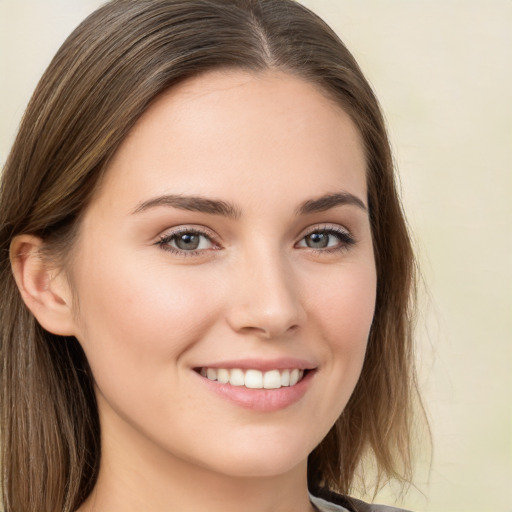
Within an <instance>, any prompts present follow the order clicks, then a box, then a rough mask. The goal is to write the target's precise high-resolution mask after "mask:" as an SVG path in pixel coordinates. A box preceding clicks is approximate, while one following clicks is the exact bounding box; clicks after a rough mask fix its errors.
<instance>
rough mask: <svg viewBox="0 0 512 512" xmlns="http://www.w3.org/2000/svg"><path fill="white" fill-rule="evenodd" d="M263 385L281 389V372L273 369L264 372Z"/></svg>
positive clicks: (267, 387)
mask: <svg viewBox="0 0 512 512" xmlns="http://www.w3.org/2000/svg"><path fill="white" fill-rule="evenodd" d="M263 387H264V388H265V389H279V388H280V387H281V374H280V373H279V370H271V371H269V372H265V373H264V375H263Z"/></svg>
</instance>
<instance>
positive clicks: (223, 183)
mask: <svg viewBox="0 0 512 512" xmlns="http://www.w3.org/2000/svg"><path fill="white" fill-rule="evenodd" d="M365 168H366V164H365V157H364V150H363V145H362V142H361V138H360V134H359V132H358V130H357V128H356V127H355V125H354V123H353V122H352V120H351V119H350V117H349V115H348V114H347V113H346V112H345V111H344V110H343V109H342V108H341V106H340V105H338V104H337V103H335V102H334V101H333V100H332V99H330V98H329V97H328V96H327V94H325V93H324V92H323V91H321V90H320V89H319V88H318V87H316V86H314V85H313V84H311V83H308V82H306V81H304V80H302V79H300V78H297V77H295V76H292V75H289V74H286V73H282V72H277V71H266V72H263V73H256V74H255V73H248V72H243V71H215V72H209V73H206V74H204V75H201V76H198V77H195V78H193V79H190V80H187V81H185V82H182V83H181V84H179V85H178V86H176V87H173V88H171V89H170V90H168V91H166V92H165V93H163V94H162V95H161V96H160V97H158V98H157V99H156V100H155V101H154V103H153V104H152V105H151V106H150V108H149V109H148V110H147V111H146V112H145V113H144V115H143V116H142V117H141V118H140V119H139V120H138V122H137V123H136V125H135V126H134V128H133V129H132V130H131V132H130V133H129V135H128V136H127V137H126V139H125V140H124V141H123V143H122V144H121V146H120V148H119V149H118V151H117V153H116V154H115V155H114V157H113V159H112V160H111V163H110V165H109V168H108V170H107V173H106V176H105V180H104V183H103V186H102V187H101V191H100V194H99V196H101V195H102V193H109V191H110V192H111V191H112V190H115V191H116V194H115V195H116V196H117V198H120V197H121V196H123V197H126V198H127V197H131V201H132V203H133V202H137V201H139V200H140V196H141V195H144V194H146V195H148V196H150V195H151V194H160V193H165V192H172V193H178V194H189V193H194V194H205V195H209V196H211V195H212V194H213V195H215V196H223V197H225V198H226V199H229V200H231V199H232V200H233V202H236V203H238V202H239V199H240V200H241V201H244V200H247V199H249V198H251V197H254V196H255V195H258V196H260V197H261V196H262V194H263V196H265V197H266V198H267V199H271V198H272V194H271V192H272V189H278V188H279V187H281V189H280V190H277V193H276V194H274V197H275V198H276V199H277V200H282V198H281V199H279V196H282V189H283V187H284V188H285V189H286V190H287V195H293V193H294V191H297V194H298V195H304V194H305V193H306V192H307V193H308V194H309V196H312V195H315V194H318V195H320V194H324V193H327V192H330V191H332V189H333V188H338V189H343V190H346V191H347V192H352V193H357V194H359V195H362V196H363V198H364V199H365V198H366V179H365ZM166 189H169V190H166ZM347 189H348V190H347ZM230 195H232V196H233V195H234V196H235V197H232V198H230V197H226V196H230ZM297 200H299V198H298V197H297Z"/></svg>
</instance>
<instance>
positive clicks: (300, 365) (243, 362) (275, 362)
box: [195, 357, 317, 372]
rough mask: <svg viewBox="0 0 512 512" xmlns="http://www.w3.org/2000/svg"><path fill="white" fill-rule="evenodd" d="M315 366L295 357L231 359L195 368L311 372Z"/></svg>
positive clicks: (310, 362)
mask: <svg viewBox="0 0 512 512" xmlns="http://www.w3.org/2000/svg"><path fill="white" fill-rule="evenodd" d="M316 367H317V365H316V364H315V363H314V362H312V361H308V360H306V359H298V358H295V357H281V358H278V359H232V360H229V361H216V362H214V363H206V364H202V365H198V366H196V367H195V368H225V369H228V370H229V369H234V368H239V369H241V370H260V371H262V372H263V371H269V370H291V369H295V368H297V369H299V370H313V369H314V368H316Z"/></svg>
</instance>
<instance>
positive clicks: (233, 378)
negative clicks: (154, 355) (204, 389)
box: [196, 367, 309, 389]
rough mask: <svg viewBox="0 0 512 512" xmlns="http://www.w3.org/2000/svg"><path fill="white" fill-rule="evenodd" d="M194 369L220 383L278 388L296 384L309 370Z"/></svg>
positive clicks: (259, 387) (257, 387)
mask: <svg viewBox="0 0 512 512" xmlns="http://www.w3.org/2000/svg"><path fill="white" fill-rule="evenodd" d="M196 371H197V372H198V373H199V374H200V375H202V376H203V377H205V378H207V379H209V380H213V381H217V382H219V383H220V384H230V385H231V386H239V387H245V388H248V389H279V388H282V387H292V386H295V385H296V384H298V383H299V382H300V381H301V380H302V379H303V378H304V376H305V375H306V374H307V372H308V371H309V370H299V369H298V368H293V369H288V370H269V371H265V372H262V371H260V370H253V369H247V370H242V369H240V368H232V369H231V368H229V369H228V368H206V367H203V368H197V369H196Z"/></svg>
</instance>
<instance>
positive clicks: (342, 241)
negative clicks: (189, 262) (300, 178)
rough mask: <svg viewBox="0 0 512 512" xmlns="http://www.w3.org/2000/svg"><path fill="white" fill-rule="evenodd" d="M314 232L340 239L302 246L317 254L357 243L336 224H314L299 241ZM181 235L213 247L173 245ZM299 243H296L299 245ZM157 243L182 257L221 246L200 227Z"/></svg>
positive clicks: (338, 249)
mask: <svg viewBox="0 0 512 512" xmlns="http://www.w3.org/2000/svg"><path fill="white" fill-rule="evenodd" d="M313 234H325V235H329V236H334V237H336V238H337V239H338V242H339V243H338V244H337V245H335V246H334V247H330V248H313V247H307V246H305V247H304V246H301V247H303V248H305V249H309V250H311V251H312V252H313V253H315V254H322V255H326V254H333V253H337V252H341V251H346V250H348V249H349V248H350V247H351V246H353V245H355V244H356V240H355V238H354V237H353V236H352V235H351V234H350V233H349V232H348V231H346V230H344V229H341V228H337V227H334V226H314V227H313V228H312V229H311V230H309V231H308V232H307V233H305V234H304V235H303V236H302V238H301V239H300V240H299V242H297V244H298V243H300V242H302V241H303V240H304V239H305V238H306V237H308V236H311V235H313ZM180 235H193V236H200V237H205V238H207V239H208V241H209V242H210V243H211V244H213V246H214V248H213V249H195V250H184V249H179V248H176V247H172V246H171V245H170V244H171V243H172V242H173V241H175V240H176V239H177V238H178V237H179V236H180ZM297 244H295V245H296V246H297ZM156 245H158V246H160V247H161V248H162V250H164V251H168V252H171V253H172V254H175V255H177V256H182V257H190V256H198V255H200V254H202V253H204V252H205V251H206V250H218V249H219V246H218V245H217V244H216V243H215V241H214V240H213V237H212V235H211V234H210V233H209V232H206V231H203V230H201V229H198V228H182V229H179V230H177V231H174V232H172V233H169V234H166V235H162V236H161V237H160V239H159V240H158V242H156Z"/></svg>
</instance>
